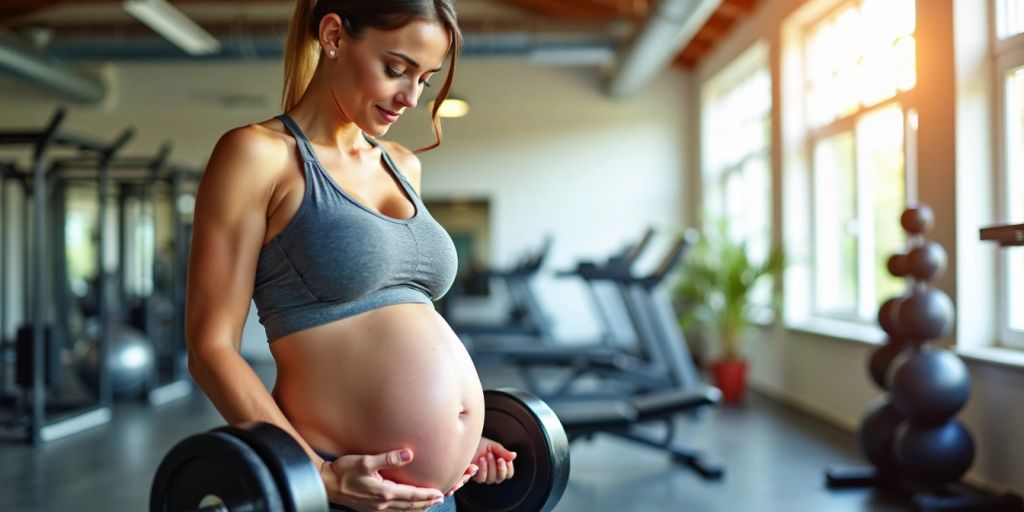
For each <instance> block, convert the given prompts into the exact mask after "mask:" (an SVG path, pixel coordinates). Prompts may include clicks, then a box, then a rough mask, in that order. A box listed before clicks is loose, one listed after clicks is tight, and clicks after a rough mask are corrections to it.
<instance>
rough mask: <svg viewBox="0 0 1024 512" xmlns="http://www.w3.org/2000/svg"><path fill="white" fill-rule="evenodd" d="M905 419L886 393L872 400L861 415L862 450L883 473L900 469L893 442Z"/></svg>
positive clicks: (858, 439) (858, 432) (860, 437)
mask: <svg viewBox="0 0 1024 512" xmlns="http://www.w3.org/2000/svg"><path fill="white" fill-rule="evenodd" d="M903 421H904V418H903V416H901V415H900V413H899V412H898V411H897V410H896V408H895V407H893V406H892V404H891V403H890V402H889V399H888V397H886V396H885V395H882V396H880V397H878V398H877V399H875V400H874V401H873V402H871V404H870V405H868V408H867V410H866V411H864V416H862V417H861V421H860V428H859V429H857V441H858V442H859V443H860V449H861V452H863V453H864V457H865V458H867V459H868V462H870V463H871V464H872V465H873V466H875V467H876V468H878V470H879V471H880V472H882V473H895V472H897V471H898V469H899V465H898V463H897V461H896V456H895V453H894V451H893V443H894V442H895V438H896V428H897V427H898V426H899V425H900V423H902V422H903Z"/></svg>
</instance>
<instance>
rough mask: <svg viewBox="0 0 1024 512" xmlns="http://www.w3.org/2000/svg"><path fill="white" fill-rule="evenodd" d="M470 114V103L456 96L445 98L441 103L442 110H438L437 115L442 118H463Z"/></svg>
mask: <svg viewBox="0 0 1024 512" xmlns="http://www.w3.org/2000/svg"><path fill="white" fill-rule="evenodd" d="M431 109H433V102H431ZM468 113H469V102H467V101H466V100H464V99H462V98H458V97H455V96H448V97H447V98H445V99H444V101H443V102H441V108H439V109H438V110H437V115H439V116H441V117H463V116H465V115H466V114H468Z"/></svg>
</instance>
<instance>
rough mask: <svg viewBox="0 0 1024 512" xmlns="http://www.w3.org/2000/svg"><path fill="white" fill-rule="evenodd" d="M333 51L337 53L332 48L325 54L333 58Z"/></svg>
mask: <svg viewBox="0 0 1024 512" xmlns="http://www.w3.org/2000/svg"><path fill="white" fill-rule="evenodd" d="M335 53H337V52H335V51H334V50H331V51H329V52H327V55H329V56H330V57H331V58H332V59H333V58H334V55H335Z"/></svg>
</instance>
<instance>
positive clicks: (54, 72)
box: [0, 30, 106, 103]
mask: <svg viewBox="0 0 1024 512" xmlns="http://www.w3.org/2000/svg"><path fill="white" fill-rule="evenodd" d="M0 73H6V74H9V75H11V76H13V77H14V78H17V79H19V80H21V81H23V82H27V83H29V84H31V85H34V86H39V87H42V88H44V89H47V90H50V91H52V92H54V93H56V94H59V95H61V96H63V97H65V98H68V99H70V100H72V101H76V102H80V103H99V102H100V101H102V100H103V98H104V96H106V88H105V87H104V86H103V84H102V83H101V82H100V81H99V80H96V79H94V78H90V77H86V76H83V75H80V74H77V73H75V72H73V71H71V70H69V69H67V68H65V67H63V66H62V65H60V64H59V63H57V62H54V61H52V60H50V59H48V58H47V57H46V56H45V55H43V54H41V53H40V52H39V51H37V50H36V49H35V48H33V47H32V46H30V45H29V44H27V43H25V42H24V41H22V40H21V39H20V38H19V37H18V36H16V35H14V34H12V33H10V32H8V31H4V30H0Z"/></svg>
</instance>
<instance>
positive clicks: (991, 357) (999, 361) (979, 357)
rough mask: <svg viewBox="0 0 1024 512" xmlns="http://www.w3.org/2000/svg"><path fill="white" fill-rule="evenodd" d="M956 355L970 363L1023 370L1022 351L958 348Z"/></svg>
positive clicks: (1015, 349) (1013, 349) (998, 348)
mask: <svg viewBox="0 0 1024 512" xmlns="http://www.w3.org/2000/svg"><path fill="white" fill-rule="evenodd" d="M956 353H957V355H959V356H960V357H963V358H964V359H967V360H970V361H976V362H980V363H989V364H995V365H998V366H1003V367H1006V368H1010V369H1014V370H1021V369H1024V350H1020V349H1017V348H1007V347H959V348H957V349H956Z"/></svg>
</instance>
